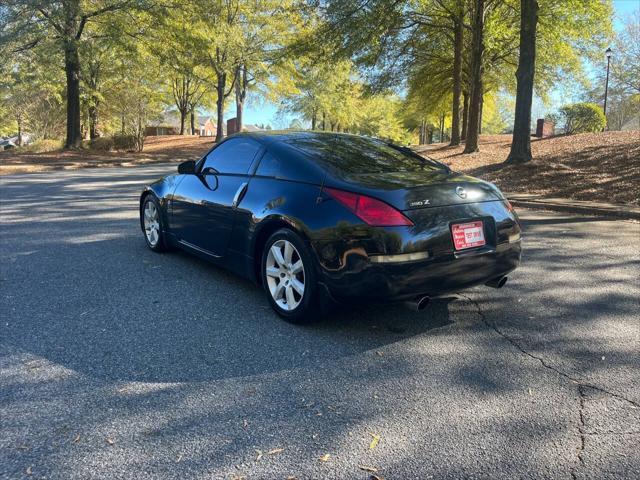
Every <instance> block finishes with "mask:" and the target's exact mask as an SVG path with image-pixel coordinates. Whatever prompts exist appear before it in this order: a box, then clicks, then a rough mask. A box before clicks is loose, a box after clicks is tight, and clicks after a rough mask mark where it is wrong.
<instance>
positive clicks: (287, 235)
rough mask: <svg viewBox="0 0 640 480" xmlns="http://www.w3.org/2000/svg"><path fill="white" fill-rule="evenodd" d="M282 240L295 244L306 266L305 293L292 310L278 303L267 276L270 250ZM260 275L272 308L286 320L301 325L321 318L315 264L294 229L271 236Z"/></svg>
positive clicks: (264, 253) (282, 230) (267, 243)
mask: <svg viewBox="0 0 640 480" xmlns="http://www.w3.org/2000/svg"><path fill="white" fill-rule="evenodd" d="M281 240H285V241H288V242H290V243H291V244H293V246H294V247H295V249H296V250H297V254H298V255H297V257H299V259H300V260H302V264H303V266H304V294H303V295H302V297H301V298H300V299H299V300H298V301H299V303H298V305H297V306H296V307H295V308H293V309H291V310H287V309H285V308H283V307H281V306H280V305H278V303H277V302H276V300H275V299H274V297H273V295H272V294H271V290H270V286H269V282H268V278H267V261H268V259H269V251H270V250H271V247H272V246H273V245H274V244H275V243H276V242H279V241H281ZM260 275H261V277H262V285H263V287H264V291H265V294H266V296H267V300H268V302H269V304H270V305H271V308H273V310H274V311H275V312H276V313H277V314H278V315H279V316H280V317H282V318H283V319H284V320H286V321H287V322H290V323H294V324H298V325H300V324H309V323H313V322H315V321H317V320H318V319H319V317H320V313H321V310H322V309H320V308H319V300H320V296H319V293H320V291H319V287H318V283H317V275H316V271H315V264H314V261H313V257H312V254H311V252H310V251H309V248H308V247H307V246H306V245H305V243H304V241H303V240H302V238H300V236H299V235H298V234H296V233H295V232H293V231H292V230H289V229H286V228H283V229H280V230H278V231H277V232H275V233H274V234H273V235H271V236H270V237H269V239H268V240H267V242H266V243H265V247H264V250H263V252H262V259H261V262H260ZM280 281H282V280H280ZM283 300H284V299H283Z"/></svg>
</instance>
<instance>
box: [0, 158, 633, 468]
mask: <svg viewBox="0 0 640 480" xmlns="http://www.w3.org/2000/svg"><path fill="white" fill-rule="evenodd" d="M174 168H175V167H174V166H166V165H165V166H162V165H154V166H147V167H138V168H105V169H95V170H79V171H73V172H65V171H60V172H51V173H46V174H32V175H15V176H7V177H2V178H1V179H0V262H1V263H0V478H7V479H15V478H33V479H35V478H49V479H75V478H77V479H87V478H110V479H118V478H181V479H184V478H214V479H218V478H219V479H232V478H236V479H240V478H246V479H248V480H249V479H286V478H296V479H298V480H300V479H327V478H330V479H369V478H370V477H371V475H372V474H374V475H377V476H379V477H380V478H385V479H387V480H390V479H426V478H452V479H453V478H494V479H495V478H505V479H507V478H508V479H512V478H554V479H555V478H569V479H570V478H575V479H579V478H592V479H604V478H640V448H638V447H639V445H640V317H639V313H638V312H640V304H639V299H640V285H639V283H640V282H639V276H640V254H639V242H640V224H638V223H632V222H624V221H611V220H604V219H598V218H594V217H582V216H574V215H570V214H552V213H544V212H536V211H524V210H523V211H522V212H521V217H522V220H523V223H524V231H525V233H524V255H523V263H522V266H521V268H520V269H518V270H517V271H516V272H515V273H514V274H512V276H511V278H510V280H509V282H508V283H507V286H506V287H504V288H503V289H500V290H494V289H490V288H486V287H478V288H474V289H472V290H469V291H467V292H462V294H460V295H456V296H455V297H451V298H445V299H438V300H434V301H433V302H432V303H431V304H430V306H429V307H428V308H427V309H426V310H425V311H423V312H419V313H417V312H411V311H409V310H408V309H406V308H404V307H402V306H399V305H391V306H373V305H372V306H364V307H361V308H344V309H341V310H339V311H337V312H335V313H334V314H332V315H331V316H330V317H329V318H327V319H326V320H325V321H323V322H321V323H319V324H316V325H313V326H306V327H297V326H292V325H289V324H287V323H285V322H283V321H282V320H280V319H279V318H278V317H277V316H276V315H275V314H274V313H273V312H272V311H271V309H270V308H269V305H268V303H267V301H266V299H265V297H264V293H263V292H262V291H261V290H260V289H259V288H258V287H256V286H254V285H252V284H251V283H249V282H247V281H245V280H242V279H239V278H237V277H235V276H233V275H231V274H229V273H227V272H225V271H223V270H221V269H219V268H217V267H214V266H211V265H208V264H207V263H204V262H203V261H201V260H198V259H196V258H193V257H190V256H189V255H187V254H184V253H180V252H173V253H168V254H163V255H159V254H156V253H153V252H151V251H149V250H148V249H147V248H146V246H145V243H144V240H143V236H142V233H141V231H140V227H139V223H138V217H137V216H138V211H137V201H138V194H139V192H140V190H141V187H142V185H143V184H144V183H146V182H148V181H150V180H152V179H154V178H156V177H159V176H160V175H162V174H164V173H167V172H170V171H172V170H173V169H174Z"/></svg>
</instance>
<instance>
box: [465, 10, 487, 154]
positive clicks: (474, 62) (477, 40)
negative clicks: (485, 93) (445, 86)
mask: <svg viewBox="0 0 640 480" xmlns="http://www.w3.org/2000/svg"><path fill="white" fill-rule="evenodd" d="M471 43H472V46H471V99H470V102H469V119H468V122H469V125H468V128H467V138H466V143H465V146H464V152H463V153H474V152H477V151H478V132H479V130H480V103H481V101H482V90H483V85H482V74H483V67H482V63H483V62H482V55H483V53H484V0H474V11H473V36H472V42H471Z"/></svg>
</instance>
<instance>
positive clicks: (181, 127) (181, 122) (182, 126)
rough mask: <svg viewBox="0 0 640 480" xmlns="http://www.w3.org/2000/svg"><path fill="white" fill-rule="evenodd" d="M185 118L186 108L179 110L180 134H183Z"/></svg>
mask: <svg viewBox="0 0 640 480" xmlns="http://www.w3.org/2000/svg"><path fill="white" fill-rule="evenodd" d="M186 118H187V112H186V110H180V135H184V123H185V120H186Z"/></svg>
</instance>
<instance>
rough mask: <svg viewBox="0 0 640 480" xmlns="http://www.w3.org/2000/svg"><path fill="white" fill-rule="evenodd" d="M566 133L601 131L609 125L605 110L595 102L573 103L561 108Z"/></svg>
mask: <svg viewBox="0 0 640 480" xmlns="http://www.w3.org/2000/svg"><path fill="white" fill-rule="evenodd" d="M560 115H561V116H562V117H563V118H564V122H565V127H564V130H565V133H567V134H574V133H588V132H601V131H602V130H604V127H605V126H606V125H607V120H606V118H605V116H604V112H603V111H602V108H600V106H599V105H596V104H595V103H586V102H585V103H573V104H571V105H565V106H564V107H562V108H561V109H560Z"/></svg>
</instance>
